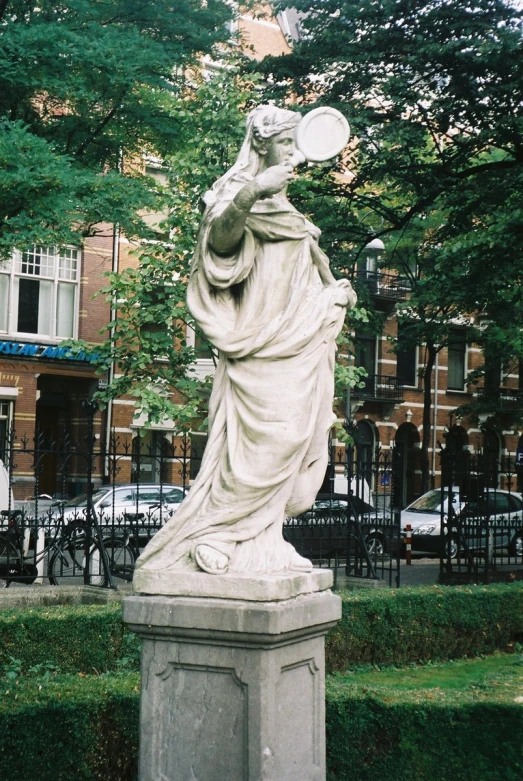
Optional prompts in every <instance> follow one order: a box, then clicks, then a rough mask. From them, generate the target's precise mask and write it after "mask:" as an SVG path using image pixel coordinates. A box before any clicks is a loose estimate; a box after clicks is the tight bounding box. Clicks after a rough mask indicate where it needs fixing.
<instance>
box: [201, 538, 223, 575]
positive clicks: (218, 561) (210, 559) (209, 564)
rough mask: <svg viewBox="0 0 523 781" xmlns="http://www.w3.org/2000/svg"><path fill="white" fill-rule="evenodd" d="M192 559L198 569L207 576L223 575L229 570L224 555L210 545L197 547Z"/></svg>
mask: <svg viewBox="0 0 523 781" xmlns="http://www.w3.org/2000/svg"><path fill="white" fill-rule="evenodd" d="M194 558H195V560H196V563H197V565H198V566H199V568H200V569H202V570H203V571H204V572H208V573H209V575H224V574H225V573H226V572H227V570H228V569H229V559H228V557H227V556H226V555H225V553H221V551H219V550H216V548H212V547H211V546H210V545H203V544H202V545H197V546H196V548H195V549H194Z"/></svg>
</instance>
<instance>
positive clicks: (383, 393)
mask: <svg viewBox="0 0 523 781" xmlns="http://www.w3.org/2000/svg"><path fill="white" fill-rule="evenodd" d="M361 381H362V383H363V388H353V389H352V397H353V398H354V399H364V400H365V401H381V402H388V403H389V404H390V403H392V404H399V403H400V402H401V401H403V385H402V384H401V380H399V379H398V377H391V376H389V375H387V374H370V375H369V376H368V377H365V378H363V379H362V380H361Z"/></svg>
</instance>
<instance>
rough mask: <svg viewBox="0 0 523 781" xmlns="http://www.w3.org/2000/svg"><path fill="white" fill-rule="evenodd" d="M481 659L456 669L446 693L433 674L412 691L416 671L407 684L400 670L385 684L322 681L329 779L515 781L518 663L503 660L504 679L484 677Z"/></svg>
mask: <svg viewBox="0 0 523 781" xmlns="http://www.w3.org/2000/svg"><path fill="white" fill-rule="evenodd" d="M481 661H482V660H479V661H478V662H476V660H467V661H466V662H463V663H456V664H455V665H454V669H453V670H451V671H450V672H451V674H450V675H448V680H447V688H445V686H441V687H439V686H437V683H438V681H437V680H436V679H437V677H438V670H437V669H436V670H435V669H434V668H431V672H432V673H433V675H434V680H433V684H432V685H431V686H427V685H422V686H417V681H416V678H417V674H418V673H419V672H420V669H421V671H423V668H418V670H410V671H408V674H409V676H411V680H410V685H409V686H405V678H406V675H407V672H406V671H393V672H388V673H387V685H381V684H380V679H381V676H383V675H384V673H382V672H377V671H374V673H373V674H372V675H365V676H363V680H362V679H361V677H360V676H359V675H358V673H354V674H352V675H334V676H328V679H327V698H326V723H327V766H328V779H329V781H354V779H358V781H384V779H387V781H521V779H522V778H523V739H522V735H523V696H521V695H522V694H523V687H522V682H523V663H522V661H521V659H516V658H515V656H506V657H505V660H503V662H502V664H504V665H505V671H504V672H505V674H501V675H500V674H499V672H498V674H494V675H490V676H489V675H488V674H487V675H482V672H481ZM467 665H468V666H469V669H468V670H466V672H467V673H468V681H467V680H466V676H464V675H463V667H464V666H467ZM424 672H425V675H426V677H428V675H429V671H428V669H427V668H425V670H424ZM501 672H502V673H503V671H501ZM395 676H396V677H397V678H400V679H402V680H400V682H399V685H396V686H395V681H394V678H395Z"/></svg>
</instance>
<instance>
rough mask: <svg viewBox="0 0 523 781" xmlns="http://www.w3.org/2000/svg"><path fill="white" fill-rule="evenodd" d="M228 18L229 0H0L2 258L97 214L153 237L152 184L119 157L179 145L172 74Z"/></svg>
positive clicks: (222, 34) (79, 227)
mask: <svg viewBox="0 0 523 781" xmlns="http://www.w3.org/2000/svg"><path fill="white" fill-rule="evenodd" d="M230 14H231V11H230V9H229V8H228V6H227V4H226V3H225V2H224V0H207V2H204V1H203V0H176V2H172V0H171V1H170V0H151V1H150V2H142V1H141V0H106V2H99V0H72V2H68V3H63V2H58V3H56V2H50V0H40V1H39V2H34V0H0V259H1V257H4V258H5V257H8V256H9V255H10V253H11V252H12V250H13V248H14V247H18V248H26V247H30V246H31V245H33V244H37V243H38V244H57V245H63V244H68V243H74V244H79V243H82V240H83V239H84V238H85V237H86V236H88V235H91V234H92V233H93V232H95V231H96V230H97V225H99V223H101V222H106V223H107V222H113V223H118V224H119V225H120V227H121V229H122V230H123V231H124V232H125V233H126V235H127V236H128V237H135V236H148V235H149V236H150V235H151V232H150V230H148V229H147V226H146V225H145V223H144V222H143V221H142V219H141V218H140V216H139V210H140V209H141V208H144V207H147V208H148V209H149V210H150V209H152V208H153V207H154V204H155V203H156V201H157V193H156V192H155V188H154V186H153V182H152V181H151V180H150V179H148V178H147V177H145V176H144V175H143V173H142V172H141V171H137V170H133V169H132V168H130V167H125V166H122V163H121V161H122V157H123V158H124V159H127V160H129V159H132V158H133V156H135V155H137V156H139V157H140V158H141V157H142V156H143V154H144V152H145V153H146V152H149V153H151V152H154V154H156V155H160V156H165V155H167V154H168V153H170V152H171V151H172V150H173V149H174V148H175V147H176V144H177V143H178V141H179V137H180V133H181V131H180V123H181V120H182V119H183V101H181V100H180V96H181V90H182V89H183V83H184V78H183V77H182V76H181V75H179V74H183V73H184V72H185V71H186V69H187V68H188V67H189V66H191V65H193V64H194V63H195V62H196V58H197V57H198V56H199V55H200V54H201V53H204V52H210V51H211V50H212V48H213V46H214V45H215V44H216V43H217V42H218V41H220V40H223V39H225V38H226V36H227V34H228V33H227V31H226V29H225V21H226V20H227V19H228V18H229V17H230ZM177 74H178V75H177Z"/></svg>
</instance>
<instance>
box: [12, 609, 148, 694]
mask: <svg viewBox="0 0 523 781" xmlns="http://www.w3.org/2000/svg"><path fill="white" fill-rule="evenodd" d="M138 647H139V646H138V640H137V639H136V637H135V636H134V635H133V634H131V633H130V632H128V631H126V630H125V627H124V625H123V624H122V615H121V607H120V605H119V604H111V605H107V606H97V605H85V606H81V607H70V606H68V607H46V608H26V609H23V610H3V611H1V612H0V671H3V675H4V677H6V678H7V679H17V678H19V677H21V676H26V675H27V674H28V673H31V674H32V675H39V676H40V677H41V676H44V675H45V673H46V671H47V672H48V673H50V674H52V673H53V671H54V672H56V671H58V670H59V671H61V672H63V673H73V672H81V673H94V672H96V673H102V672H106V671H108V670H116V669H138V665H139V653H138Z"/></svg>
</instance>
